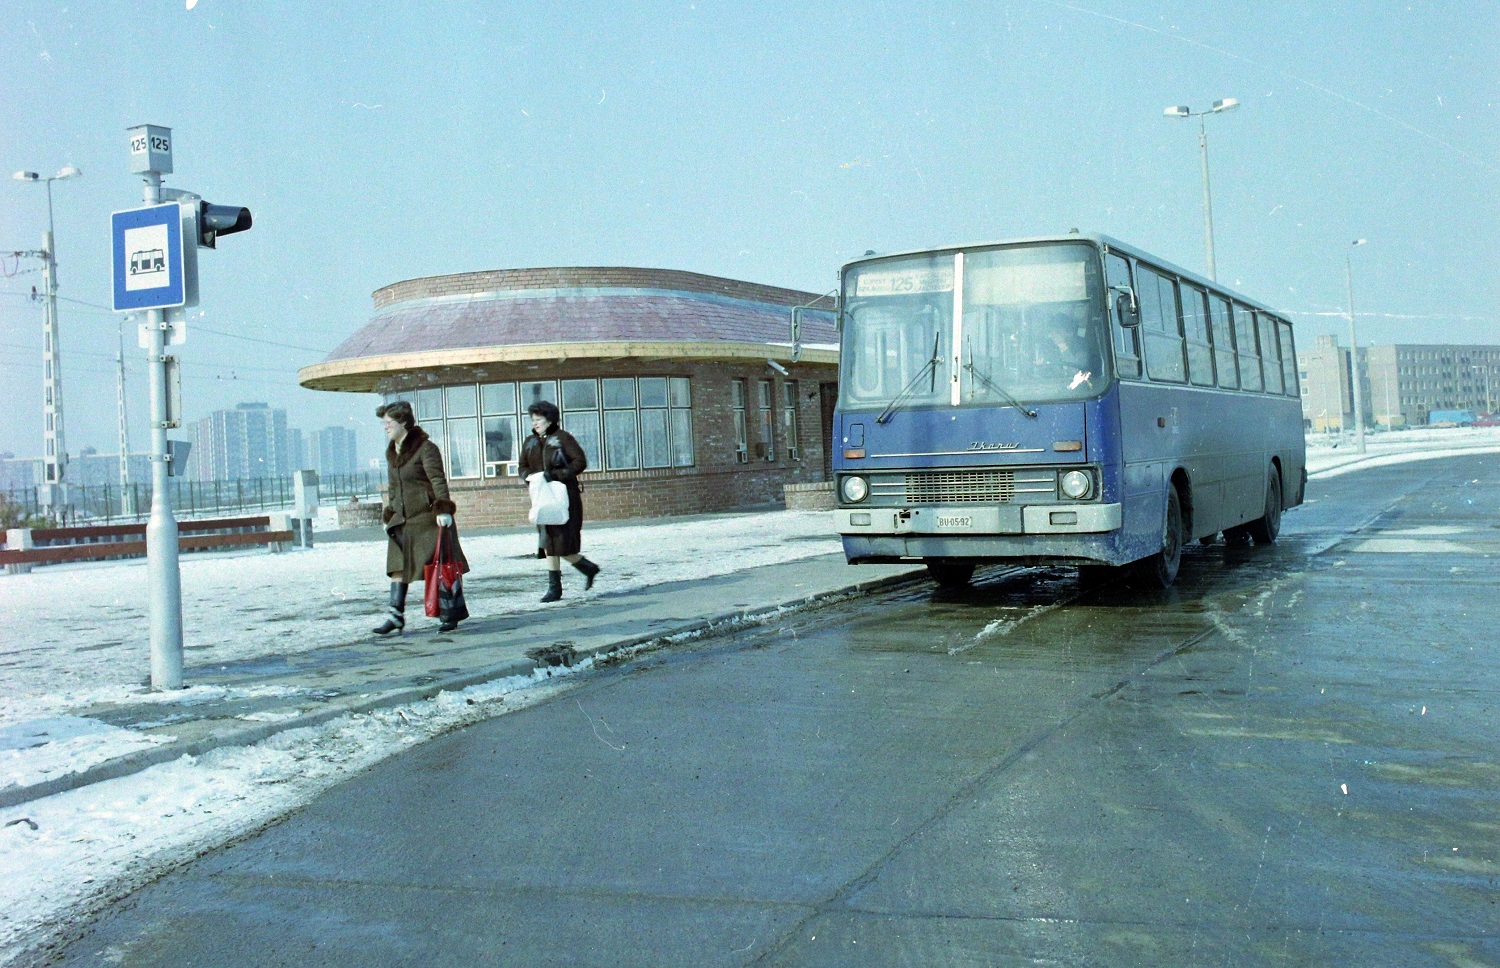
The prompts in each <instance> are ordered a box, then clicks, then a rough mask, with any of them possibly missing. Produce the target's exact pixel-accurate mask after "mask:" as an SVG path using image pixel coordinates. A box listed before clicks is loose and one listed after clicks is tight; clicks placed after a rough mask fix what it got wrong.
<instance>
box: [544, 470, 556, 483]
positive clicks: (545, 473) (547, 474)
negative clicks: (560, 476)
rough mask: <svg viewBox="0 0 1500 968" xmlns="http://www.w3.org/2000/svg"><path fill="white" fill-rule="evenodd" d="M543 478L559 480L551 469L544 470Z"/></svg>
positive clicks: (545, 479)
mask: <svg viewBox="0 0 1500 968" xmlns="http://www.w3.org/2000/svg"><path fill="white" fill-rule="evenodd" d="M542 480H544V481H555V480H557V478H555V477H553V476H552V472H551V471H542Z"/></svg>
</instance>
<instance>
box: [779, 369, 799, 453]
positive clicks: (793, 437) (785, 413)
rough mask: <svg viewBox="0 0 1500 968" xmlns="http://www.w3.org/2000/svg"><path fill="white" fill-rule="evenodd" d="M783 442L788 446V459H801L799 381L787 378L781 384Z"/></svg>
mask: <svg viewBox="0 0 1500 968" xmlns="http://www.w3.org/2000/svg"><path fill="white" fill-rule="evenodd" d="M781 442H782V444H783V445H784V446H785V447H786V459H787V460H801V459H802V453H801V451H799V450H798V449H797V381H796V380H785V381H783V382H782V384H781Z"/></svg>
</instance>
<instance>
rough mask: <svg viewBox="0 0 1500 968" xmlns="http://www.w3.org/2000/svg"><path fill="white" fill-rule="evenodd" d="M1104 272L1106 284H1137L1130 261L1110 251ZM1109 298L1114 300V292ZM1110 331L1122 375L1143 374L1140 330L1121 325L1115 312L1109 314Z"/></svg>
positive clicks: (1118, 367) (1106, 258)
mask: <svg viewBox="0 0 1500 968" xmlns="http://www.w3.org/2000/svg"><path fill="white" fill-rule="evenodd" d="M1104 273H1105V285H1106V286H1129V287H1130V288H1131V289H1132V290H1134V289H1135V286H1134V285H1132V283H1131V281H1130V263H1129V262H1126V261H1125V260H1124V259H1122V258H1121V257H1120V256H1117V255H1115V254H1114V253H1109V254H1107V255H1105V257H1104ZM1109 298H1110V299H1111V300H1113V298H1114V294H1113V293H1110V294H1109ZM1109 319H1110V326H1109V328H1110V332H1111V333H1112V334H1113V339H1114V344H1115V369H1116V370H1117V371H1118V372H1119V374H1120V376H1124V377H1132V376H1133V377H1137V378H1139V377H1140V375H1141V345H1140V336H1139V333H1140V330H1139V329H1138V328H1136V329H1126V328H1125V327H1123V326H1121V325H1120V321H1119V320H1118V319H1116V318H1115V314H1114V313H1113V312H1111V313H1110V314H1109Z"/></svg>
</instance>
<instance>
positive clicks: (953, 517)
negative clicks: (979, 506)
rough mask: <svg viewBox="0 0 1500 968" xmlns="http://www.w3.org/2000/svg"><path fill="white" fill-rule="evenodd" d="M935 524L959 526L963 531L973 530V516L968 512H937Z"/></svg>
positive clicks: (945, 526)
mask: <svg viewBox="0 0 1500 968" xmlns="http://www.w3.org/2000/svg"><path fill="white" fill-rule="evenodd" d="M937 526H938V527H940V528H959V529H962V530H964V531H972V530H974V518H973V516H972V515H968V514H939V515H938V519H937Z"/></svg>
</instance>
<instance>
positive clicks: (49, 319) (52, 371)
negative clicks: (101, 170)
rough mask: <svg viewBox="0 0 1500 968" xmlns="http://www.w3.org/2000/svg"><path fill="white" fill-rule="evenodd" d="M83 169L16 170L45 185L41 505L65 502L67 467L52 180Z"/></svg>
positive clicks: (19, 175) (20, 178)
mask: <svg viewBox="0 0 1500 968" xmlns="http://www.w3.org/2000/svg"><path fill="white" fill-rule="evenodd" d="M82 174H83V172H81V171H79V170H78V169H77V168H75V167H73V166H72V165H68V166H67V167H65V168H63V169H61V170H60V171H58V173H57V174H55V175H53V176H52V177H50V178H43V177H42V176H41V175H40V174H38V173H37V172H34V171H18V172H16V173H15V175H13V176H12V177H14V178H15V179H16V181H24V182H41V183H43V184H45V185H46V186H47V234H46V235H44V236H43V237H42V284H43V286H44V288H45V290H46V291H45V292H44V293H43V295H44V296H45V301H44V302H43V304H42V306H43V309H42V488H41V494H40V497H41V499H42V504H43V506H44V507H48V508H51V509H54V510H55V509H57V508H62V507H65V506H66V505H67V490H66V486H67V485H66V483H65V476H66V474H67V467H68V448H67V439H66V437H65V436H64V434H63V402H62V347H61V346H60V345H59V344H58V340H57V250H56V248H55V246H54V243H53V223H52V183H53V182H55V181H62V180H63V179H66V178H77V177H78V176H80V175H82Z"/></svg>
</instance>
